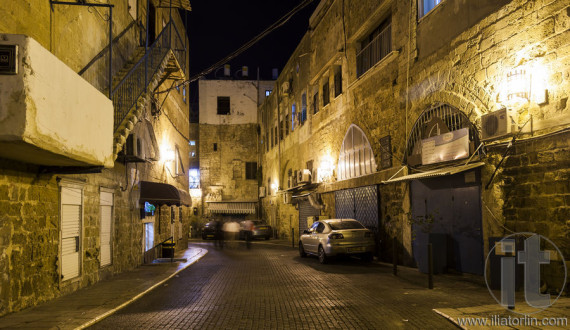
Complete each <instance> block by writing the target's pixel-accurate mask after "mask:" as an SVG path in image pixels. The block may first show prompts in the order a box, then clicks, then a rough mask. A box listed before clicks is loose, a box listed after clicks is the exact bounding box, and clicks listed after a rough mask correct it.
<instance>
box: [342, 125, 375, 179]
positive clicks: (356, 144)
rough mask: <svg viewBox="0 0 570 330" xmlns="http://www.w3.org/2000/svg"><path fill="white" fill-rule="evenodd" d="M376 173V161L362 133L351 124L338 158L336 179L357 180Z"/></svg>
mask: <svg viewBox="0 0 570 330" xmlns="http://www.w3.org/2000/svg"><path fill="white" fill-rule="evenodd" d="M374 172H376V161H375V160H374V153H373V152H372V148H370V143H369V142H368V138H366V135H365V134H364V132H363V131H362V130H361V129H360V128H359V127H358V126H356V125H354V124H352V125H350V127H349V128H348V131H347V132H346V135H345V136H344V140H343V141H342V147H341V148H340V156H339V158H338V179H339V180H346V179H351V178H357V177H359V176H363V175H367V174H371V173H374Z"/></svg>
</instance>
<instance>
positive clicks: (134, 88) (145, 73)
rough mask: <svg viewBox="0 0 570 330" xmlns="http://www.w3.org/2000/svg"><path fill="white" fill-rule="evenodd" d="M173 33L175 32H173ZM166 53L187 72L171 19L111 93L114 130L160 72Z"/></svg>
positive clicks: (184, 56)
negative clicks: (172, 55)
mask: <svg viewBox="0 0 570 330" xmlns="http://www.w3.org/2000/svg"><path fill="white" fill-rule="evenodd" d="M173 30H174V32H175V33H172V31H173ZM169 50H172V52H173V54H174V56H175V57H176V60H177V61H178V64H179V65H180V67H181V69H182V70H183V71H184V70H185V69H186V60H185V59H186V49H185V47H184V42H183V40H182V38H181V37H180V33H178V29H177V28H176V25H174V23H173V21H172V20H171V21H170V22H168V24H167V25H166V26H165V27H164V28H163V29H162V32H161V33H160V34H159V35H158V37H157V38H156V40H155V41H154V42H153V43H152V45H151V46H150V47H149V48H148V49H147V50H146V53H145V55H144V56H143V57H142V58H141V59H140V60H139V61H138V62H137V63H136V64H135V65H134V66H133V67H132V68H131V70H130V71H129V72H128V73H127V74H126V75H125V77H124V78H123V79H122V80H121V81H120V82H119V83H118V84H117V85H116V86H115V87H114V88H113V90H112V91H111V100H112V101H113V106H114V108H115V117H114V123H115V125H114V130H115V131H116V130H117V129H118V128H119V125H120V124H121V122H122V121H123V120H124V119H125V118H126V116H127V115H128V113H129V111H130V109H131V108H132V107H133V106H134V105H135V103H136V102H137V100H138V99H139V97H140V96H141V95H142V94H143V93H145V92H146V91H147V88H148V85H149V84H150V81H151V79H153V76H154V75H155V73H156V72H157V71H158V70H159V68H160V64H161V63H162V61H163V60H164V58H165V56H166V54H167V53H168V51H169Z"/></svg>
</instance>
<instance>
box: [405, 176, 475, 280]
mask: <svg viewBox="0 0 570 330" xmlns="http://www.w3.org/2000/svg"><path fill="white" fill-rule="evenodd" d="M465 175H467V174H465V173H460V174H456V175H452V176H447V177H441V178H437V179H435V178H434V179H425V180H413V181H412V182H411V193H412V218H413V221H414V223H413V225H412V230H413V233H414V240H413V242H412V247H413V253H414V259H415V260H416V262H417V263H418V268H420V270H423V271H427V263H428V260H427V246H428V243H430V242H431V240H430V235H431V236H432V239H433V237H435V236H436V235H439V236H438V238H437V240H438V241H441V240H442V239H443V240H444V241H445V242H444V243H445V244H443V245H442V246H441V248H440V249H439V250H440V251H437V249H436V246H435V245H434V260H435V259H438V258H439V260H436V261H438V263H441V264H442V267H444V268H451V269H455V270H457V271H460V272H462V273H471V274H478V275H481V274H483V258H484V256H483V239H482V230H481V199H480V196H481V186H480V184H481V183H480V173H479V171H475V176H474V177H475V178H476V180H474V182H470V183H465V182H466V180H465Z"/></svg>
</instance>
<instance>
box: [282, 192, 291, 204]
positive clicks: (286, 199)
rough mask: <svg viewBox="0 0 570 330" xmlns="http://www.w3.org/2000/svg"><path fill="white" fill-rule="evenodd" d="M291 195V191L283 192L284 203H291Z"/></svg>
mask: <svg viewBox="0 0 570 330" xmlns="http://www.w3.org/2000/svg"><path fill="white" fill-rule="evenodd" d="M291 197H292V194H291V193H288V192H286V193H283V204H291Z"/></svg>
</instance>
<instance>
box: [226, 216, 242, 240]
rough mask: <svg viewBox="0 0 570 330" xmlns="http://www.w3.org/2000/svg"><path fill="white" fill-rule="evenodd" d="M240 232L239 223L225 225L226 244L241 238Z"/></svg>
mask: <svg viewBox="0 0 570 330" xmlns="http://www.w3.org/2000/svg"><path fill="white" fill-rule="evenodd" d="M239 230H240V228H239V223H237V222H235V221H232V220H230V221H228V222H226V223H224V236H225V239H226V242H233V241H237V239H238V236H239Z"/></svg>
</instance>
